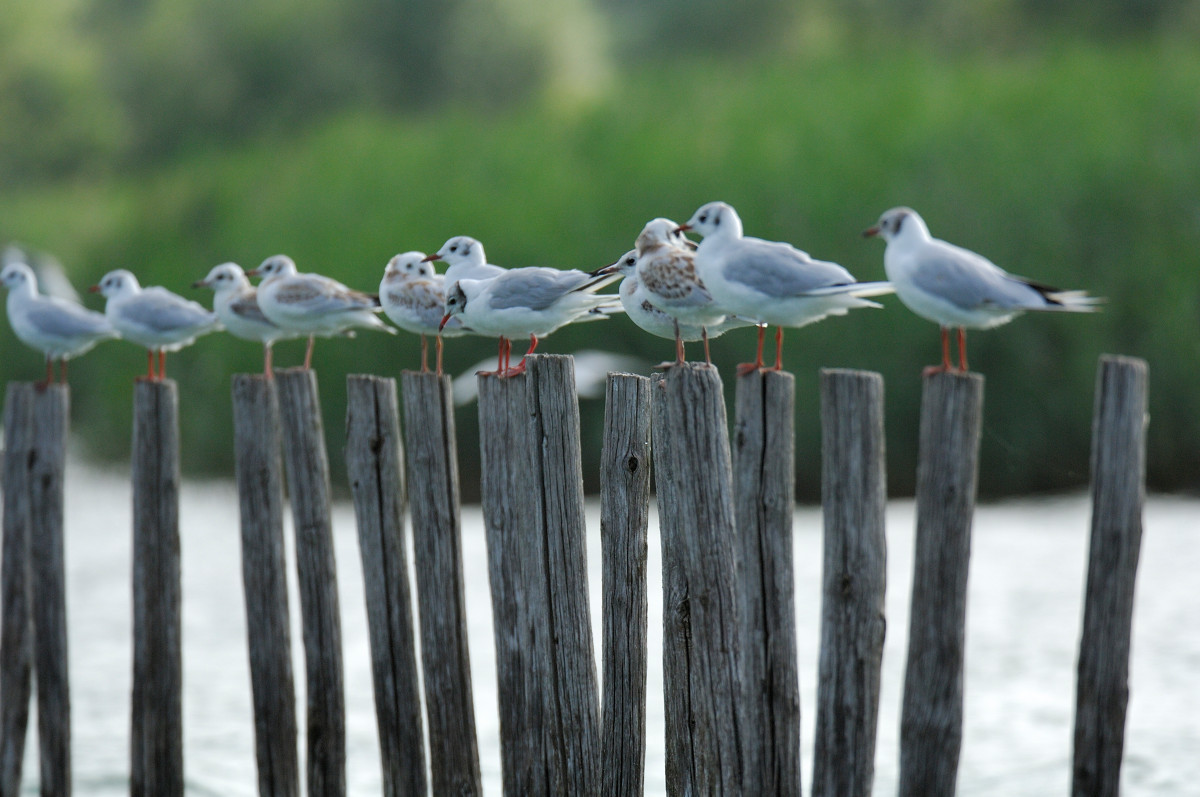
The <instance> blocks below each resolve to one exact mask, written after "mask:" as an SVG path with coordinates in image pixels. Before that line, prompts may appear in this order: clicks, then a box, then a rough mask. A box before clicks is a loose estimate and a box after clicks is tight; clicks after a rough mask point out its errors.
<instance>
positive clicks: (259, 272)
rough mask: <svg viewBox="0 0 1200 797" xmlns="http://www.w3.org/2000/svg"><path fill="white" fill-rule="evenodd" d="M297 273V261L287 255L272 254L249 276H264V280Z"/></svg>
mask: <svg viewBox="0 0 1200 797" xmlns="http://www.w3.org/2000/svg"><path fill="white" fill-rule="evenodd" d="M295 273H296V263H295V261H293V260H292V259H291V258H290V257H288V256H287V255H271V256H270V257H268V258H267V259H266V260H264V261H263V262H262V264H261V265H260V266H259V267H258V268H256V269H254V270H253V271H251V272H250V273H249V274H248V275H247V276H250V277H262V278H263V281H266V280H269V279H273V278H275V277H282V276H285V275H289V274H295Z"/></svg>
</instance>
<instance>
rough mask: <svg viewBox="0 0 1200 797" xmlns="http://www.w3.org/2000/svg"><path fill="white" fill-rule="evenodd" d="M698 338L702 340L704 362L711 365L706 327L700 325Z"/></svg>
mask: <svg viewBox="0 0 1200 797" xmlns="http://www.w3.org/2000/svg"><path fill="white" fill-rule="evenodd" d="M700 338H701V339H702V340H703V341H704V363H705V364H706V365H712V355H710V354H709V353H708V327H700Z"/></svg>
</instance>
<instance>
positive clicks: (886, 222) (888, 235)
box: [863, 207, 929, 241]
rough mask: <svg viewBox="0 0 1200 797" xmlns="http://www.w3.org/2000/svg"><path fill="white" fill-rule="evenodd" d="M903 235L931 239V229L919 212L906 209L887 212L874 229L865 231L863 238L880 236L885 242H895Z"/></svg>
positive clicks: (870, 228) (894, 209)
mask: <svg viewBox="0 0 1200 797" xmlns="http://www.w3.org/2000/svg"><path fill="white" fill-rule="evenodd" d="M902 233H903V234H904V235H905V236H908V235H912V234H916V235H918V236H919V237H923V238H928V237H929V229H928V228H927V227H926V226H925V221H924V220H923V219H922V218H921V217H920V216H919V215H918V214H917V211H915V210H913V209H912V208H904V207H900V208H892V209H891V210H888V211H885V212H884V214H883V215H882V216H880V217H879V221H878V222H876V223H875V226H874V227H869V228H867V229H865V230H863V237H864V238H872V237H874V236H879V237H880V238H882V239H883V240H884V241H893V240H895V239H896V238H898V237H899V236H900V235H901V234H902Z"/></svg>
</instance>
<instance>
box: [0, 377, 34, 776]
mask: <svg viewBox="0 0 1200 797" xmlns="http://www.w3.org/2000/svg"><path fill="white" fill-rule="evenodd" d="M34 391H35V388H34V385H33V384H31V383H28V382H10V383H9V384H8V390H7V392H6V395H5V401H4V525H3V535H4V536H3V551H2V557H3V558H2V565H0V566H2V568H3V569H2V570H0V797H17V795H18V794H19V793H20V790H21V769H22V765H23V764H24V762H25V738H26V733H27V729H28V727H29V700H30V696H31V694H32V689H33V619H32V608H31V606H30V599H31V594H30V587H29V578H30V574H29V524H30V520H29V500H30V488H29V478H30V473H29V458H30V455H31V453H32V451H33V448H34V430H33V403H34V394H35V393H34Z"/></svg>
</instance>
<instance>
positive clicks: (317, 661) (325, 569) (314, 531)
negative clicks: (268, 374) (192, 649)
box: [275, 368, 346, 797]
mask: <svg viewBox="0 0 1200 797" xmlns="http://www.w3.org/2000/svg"><path fill="white" fill-rule="evenodd" d="M275 384H276V390H277V391H278V399H279V415H280V418H281V419H282V422H283V461H284V468H285V471H286V472H287V482H288V491H289V494H290V497H291V505H292V525H293V528H294V531H295V535H296V570H297V572H298V574H299V587H300V617H301V627H302V628H303V636H304V669H305V678H306V684H307V689H306V694H307V702H308V711H307V715H308V721H307V732H306V734H305V739H306V742H307V748H308V749H307V752H308V755H307V758H306V761H305V769H306V780H307V784H308V789H307V792H308V794H312V795H318V794H319V795H325V796H326V797H340V796H341V795H344V794H345V793H346V703H345V701H346V698H345V687H344V675H343V669H342V625H341V614H340V612H339V609H338V591H337V565H336V562H335V558H334V551H333V525H332V521H331V520H330V501H329V492H330V488H329V459H328V457H327V455H326V451H325V434H324V427H323V424H322V422H321V406H320V400H319V398H318V396H317V375H316V373H315V372H314V371H310V370H305V369H303V368H287V369H281V370H277V371H276V372H275Z"/></svg>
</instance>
